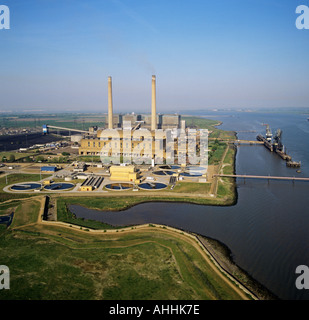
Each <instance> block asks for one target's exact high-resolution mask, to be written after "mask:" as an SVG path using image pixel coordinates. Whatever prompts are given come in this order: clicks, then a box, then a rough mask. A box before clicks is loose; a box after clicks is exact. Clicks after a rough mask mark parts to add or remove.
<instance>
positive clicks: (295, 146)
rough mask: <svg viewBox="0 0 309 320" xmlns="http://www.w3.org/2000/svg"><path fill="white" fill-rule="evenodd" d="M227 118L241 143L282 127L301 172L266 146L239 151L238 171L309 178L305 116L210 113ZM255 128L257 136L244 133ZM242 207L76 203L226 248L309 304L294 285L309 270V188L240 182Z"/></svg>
mask: <svg viewBox="0 0 309 320" xmlns="http://www.w3.org/2000/svg"><path fill="white" fill-rule="evenodd" d="M205 115H207V116H209V117H213V118H214V119H216V120H221V121H223V125H222V126H221V127H220V128H222V129H224V130H234V131H238V137H239V138H240V139H254V140H255V137H256V135H257V134H258V133H263V134H264V131H265V127H263V123H268V124H269V125H270V126H271V129H272V130H273V132H275V130H276V129H277V128H281V129H282V130H283V142H284V144H285V145H286V147H287V150H288V153H289V154H290V155H291V156H292V158H293V160H295V161H301V162H302V168H301V171H302V172H301V173H297V172H296V169H292V168H287V167H286V165H285V162H284V161H283V160H281V159H280V158H279V157H278V156H277V155H276V154H272V153H270V152H269V151H268V150H267V149H266V148H264V147H263V146H240V147H238V150H237V157H236V171H237V173H238V174H255V175H274V176H299V177H300V176H304V177H309V121H307V120H306V119H307V117H306V116H305V115H294V114H263V113H237V112H231V113H219V114H218V113H207V114H205ZM248 130H255V131H256V132H244V131H248ZM237 192H238V201H237V204H236V205H235V206H230V207H215V206H200V205H192V204H181V203H151V204H150V203H145V204H140V205H137V206H135V207H133V208H130V209H128V210H126V211H122V212H116V213H115V212H100V211H96V210H89V209H85V208H82V207H80V206H71V210H72V211H73V212H74V213H75V214H76V215H77V216H78V217H84V218H88V219H95V220H100V221H104V222H106V223H110V224H113V225H131V224H142V223H158V224H166V225H170V226H173V227H177V228H181V229H185V230H189V231H192V232H196V233H199V234H202V235H205V236H209V237H212V238H214V239H217V240H219V241H221V242H223V243H225V244H226V245H227V246H228V247H229V248H230V249H231V251H232V254H233V258H234V260H235V262H236V263H237V264H238V265H239V266H240V267H242V268H243V269H245V270H246V271H247V272H248V273H249V274H250V275H252V276H253V277H254V278H255V279H256V280H258V281H259V282H261V283H262V284H263V285H265V286H266V287H267V288H268V289H269V290H271V291H272V292H273V293H274V294H276V295H277V296H278V297H279V298H281V299H309V292H308V290H307V291H305V290H298V289H296V287H295V280H296V278H297V275H296V274H295V269H296V267H297V266H298V265H300V264H304V265H309V245H308V244H309V210H308V208H309V183H308V182H295V183H293V182H291V181H270V182H268V181H264V180H260V181H256V180H248V179H247V180H246V181H245V182H244V181H243V180H242V179H238V181H237Z"/></svg>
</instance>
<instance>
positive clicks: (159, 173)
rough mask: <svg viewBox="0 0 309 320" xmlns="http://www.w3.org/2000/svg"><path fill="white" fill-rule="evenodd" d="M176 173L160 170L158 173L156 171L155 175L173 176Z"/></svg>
mask: <svg viewBox="0 0 309 320" xmlns="http://www.w3.org/2000/svg"><path fill="white" fill-rule="evenodd" d="M174 173H176V172H175V171H170V170H158V171H155V172H154V173H153V174H155V175H157V176H172V175H173V174H174Z"/></svg>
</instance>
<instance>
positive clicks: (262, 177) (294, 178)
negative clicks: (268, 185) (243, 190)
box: [213, 174, 309, 182]
mask: <svg viewBox="0 0 309 320" xmlns="http://www.w3.org/2000/svg"><path fill="white" fill-rule="evenodd" d="M213 177H223V178H243V179H267V180H291V181H308V182H309V178H302V177H276V176H254V175H246V174H214V175H213Z"/></svg>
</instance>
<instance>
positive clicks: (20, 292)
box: [0, 198, 243, 300]
mask: <svg viewBox="0 0 309 320" xmlns="http://www.w3.org/2000/svg"><path fill="white" fill-rule="evenodd" d="M16 204H18V209H17V210H16V211H15V217H14V220H13V224H12V225H11V227H10V228H8V229H6V230H5V229H3V228H1V230H0V242H1V247H0V257H1V263H2V264H5V265H6V266H8V267H9V268H10V290H1V291H0V300H6V299H13V300H14V299H23V300H28V299H30V300H53V299H57V300H63V299H64V300H99V299H105V300H109V299H113V300H124V299H125V300H136V299H142V300H148V299H157V300H173V299H177V300H179V299H183V300H199V299H224V300H225V299H242V298H243V297H242V296H240V295H239V293H238V292H237V291H236V290H235V289H234V288H233V287H231V285H230V284H229V282H226V278H225V277H224V276H223V277H222V275H221V276H220V274H218V273H217V272H218V271H217V270H216V269H213V267H212V266H211V264H209V263H208V262H207V260H205V257H204V256H203V255H202V254H201V252H200V251H199V249H198V248H199V247H196V242H195V241H194V240H192V239H191V238H189V237H187V236H185V235H183V233H176V232H175V231H170V230H168V229H166V228H165V227H159V226H157V227H154V226H149V227H148V228H144V229H137V228H132V227H131V228H128V229H127V231H126V232H123V230H119V232H118V230H117V232H113V233H100V234H93V233H89V232H81V231H78V230H76V229H74V230H73V228H70V227H67V228H63V227H58V226H50V225H42V224H37V223H35V221H36V220H37V216H38V212H39V201H38V200H36V199H34V198H32V199H27V200H21V201H18V203H17V202H15V203H12V207H16ZM2 206H5V205H2ZM0 207H1V205H0ZM7 207H8V206H6V208H7ZM0 210H1V208H0ZM0 212H1V211H0Z"/></svg>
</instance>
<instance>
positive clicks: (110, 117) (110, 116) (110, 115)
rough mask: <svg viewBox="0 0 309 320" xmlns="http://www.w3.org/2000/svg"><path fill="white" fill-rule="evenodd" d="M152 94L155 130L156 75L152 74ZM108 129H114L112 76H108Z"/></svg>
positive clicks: (155, 127)
mask: <svg viewBox="0 0 309 320" xmlns="http://www.w3.org/2000/svg"><path fill="white" fill-rule="evenodd" d="M151 95H152V97H151V130H152V131H154V130H155V129H157V111H156V76H152V92H151ZM108 129H113V95H112V77H108Z"/></svg>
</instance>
